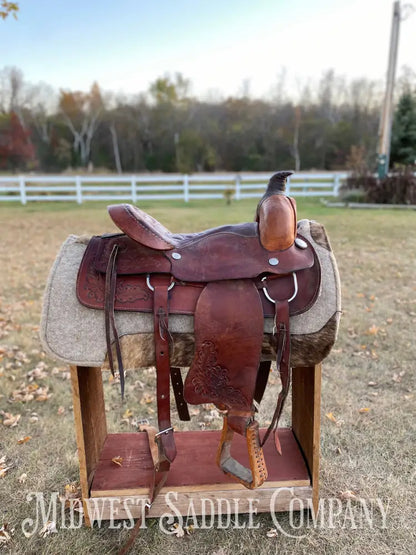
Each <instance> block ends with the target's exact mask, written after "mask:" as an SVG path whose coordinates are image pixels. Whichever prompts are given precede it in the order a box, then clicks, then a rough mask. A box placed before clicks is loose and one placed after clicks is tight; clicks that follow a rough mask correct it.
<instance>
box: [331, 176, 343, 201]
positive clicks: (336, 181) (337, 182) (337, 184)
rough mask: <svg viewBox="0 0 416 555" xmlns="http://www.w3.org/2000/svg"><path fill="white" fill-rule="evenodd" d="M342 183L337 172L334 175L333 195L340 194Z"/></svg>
mask: <svg viewBox="0 0 416 555" xmlns="http://www.w3.org/2000/svg"><path fill="white" fill-rule="evenodd" d="M340 185H341V183H340V178H339V175H338V174H337V173H336V174H335V175H334V190H333V196H334V197H337V196H338V194H339V188H340Z"/></svg>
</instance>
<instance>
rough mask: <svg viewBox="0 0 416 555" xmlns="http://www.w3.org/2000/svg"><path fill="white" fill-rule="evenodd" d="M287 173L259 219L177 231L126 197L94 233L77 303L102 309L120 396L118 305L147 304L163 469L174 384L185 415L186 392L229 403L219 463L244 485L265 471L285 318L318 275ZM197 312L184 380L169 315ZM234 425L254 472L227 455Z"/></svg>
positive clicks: (170, 443) (275, 180)
mask: <svg viewBox="0 0 416 555" xmlns="http://www.w3.org/2000/svg"><path fill="white" fill-rule="evenodd" d="M290 173H291V172H278V173H277V174H275V175H274V176H273V177H272V178H271V180H270V183H269V185H268V188H267V191H266V193H265V195H264V196H263V198H262V199H261V201H260V202H259V205H258V208H257V213H256V221H255V222H253V223H244V224H238V225H228V226H221V227H218V228H214V229H209V230H206V231H203V232H200V233H191V234H173V233H171V232H170V231H169V230H168V229H166V228H165V227H164V226H163V225H162V224H160V223H159V222H157V221H156V220H155V219H154V218H152V217H151V216H149V215H148V214H146V213H145V212H143V211H141V210H140V209H138V208H136V207H134V206H130V205H125V204H121V205H113V206H110V207H109V208H108V210H109V214H110V216H111V218H112V219H113V221H114V222H115V223H116V225H117V226H118V227H119V228H120V229H121V231H123V233H122V234H111V235H103V236H101V237H94V238H92V239H91V241H90V242H89V244H88V247H87V249H86V251H85V254H84V257H83V260H82V263H81V266H80V268H79V273H78V279H77V296H78V299H79V301H80V302H81V303H82V304H83V305H85V306H87V307H89V308H94V309H100V310H103V311H104V320H105V329H106V341H107V352H108V358H109V364H110V367H111V369H112V371H113V372H114V368H115V366H116V365H115V360H114V358H113V349H112V345H113V344H114V347H115V357H116V359H117V366H118V369H119V372H120V382H121V388H122V392H123V391H124V371H123V361H122V356H121V348H120V343H119V334H118V331H117V325H116V312H117V311H133V312H151V313H153V321H154V341H155V358H156V369H157V405H158V424H159V434H158V435H157V442H158V446H159V461H161V462H160V467H161V469H165V470H166V469H168V468H169V465H170V463H171V462H172V461H173V460H174V458H175V455H176V448H175V443H174V438H173V429H172V426H171V421H170V381H172V386H173V391H174V394H175V400H176V404H177V407H178V412H179V416H180V417H181V419H184V420H188V419H189V412H188V409H187V405H186V403H185V402H184V400H185V401H186V402H188V403H191V404H199V403H210V402H212V403H214V404H215V405H216V406H217V407H218V408H219V409H221V410H223V411H224V427H223V433H222V437H221V442H220V446H219V449H218V455H217V461H218V464H219V466H220V467H221V468H222V469H223V470H224V472H226V473H228V474H230V475H231V476H233V477H234V478H235V479H237V480H238V481H240V482H241V483H242V484H244V485H245V486H246V487H248V488H254V487H258V486H260V485H261V484H262V483H263V482H264V481H265V480H266V479H267V469H266V466H265V463H264V458H263V453H262V445H263V444H264V442H265V441H266V440H267V438H268V437H269V435H270V433H271V432H272V431H274V436H275V442H276V446H277V448H278V449H280V445H279V440H278V436H277V425H278V421H279V417H280V414H281V412H282V409H283V405H284V401H285V399H286V396H287V393H288V390H289V384H290V329H289V317H290V316H293V315H296V314H302V313H303V312H305V311H307V310H308V309H309V308H310V307H311V306H312V305H313V304H314V302H315V301H316V298H317V296H318V295H319V290H320V283H321V273H320V265H319V261H318V257H317V255H316V253H315V251H314V248H313V247H312V245H311V243H310V242H309V241H308V240H307V239H306V238H305V237H302V236H298V235H297V232H296V204H295V201H294V200H293V199H290V198H289V197H287V196H286V195H285V194H284V186H285V181H286V178H287V177H288V175H290ZM175 314H186V315H193V316H194V335H195V355H194V360H193V363H192V365H191V366H190V369H189V372H188V374H187V376H186V379H185V383H184V384H183V382H182V377H181V373H180V370H179V369H177V368H171V365H170V361H169V343H170V340H171V336H170V332H169V316H170V315H175ZM265 316H266V317H267V316H272V317H273V318H274V331H273V337H274V343H275V351H276V353H277V367H278V369H279V371H280V376H281V382H282V389H281V392H280V393H279V396H278V399H277V406H276V410H275V413H274V415H273V417H272V422H271V425H270V427H269V429H268V430H267V432H266V434H265V436H264V437H263V438H262V439H260V437H259V430H258V423H257V422H256V420H255V410H256V409H255V402H257V403H259V402H260V401H261V398H262V396H263V393H264V389H265V387H266V384H267V376H268V373H269V370H270V361H267V362H261V349H262V340H263V322H264V317H265ZM234 433H238V434H241V435H243V436H245V437H246V439H247V447H248V453H249V464H250V468H246V467H244V466H243V465H241V464H240V463H239V462H238V461H236V460H235V459H234V458H233V457H232V456H231V442H232V437H233V434H234Z"/></svg>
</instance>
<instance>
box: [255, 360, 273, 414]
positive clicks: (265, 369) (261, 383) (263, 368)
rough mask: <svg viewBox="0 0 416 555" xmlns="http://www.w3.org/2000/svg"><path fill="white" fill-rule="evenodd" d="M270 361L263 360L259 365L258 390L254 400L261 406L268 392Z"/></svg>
mask: <svg viewBox="0 0 416 555" xmlns="http://www.w3.org/2000/svg"><path fill="white" fill-rule="evenodd" d="M271 364H272V363H271V361H270V360H262V361H261V362H260V364H259V371H258V372H257V380H256V389H255V391H254V400H255V401H256V403H258V404H260V402H261V400H262V399H263V395H264V392H265V390H266V385H267V382H268V380H269V374H270V367H271Z"/></svg>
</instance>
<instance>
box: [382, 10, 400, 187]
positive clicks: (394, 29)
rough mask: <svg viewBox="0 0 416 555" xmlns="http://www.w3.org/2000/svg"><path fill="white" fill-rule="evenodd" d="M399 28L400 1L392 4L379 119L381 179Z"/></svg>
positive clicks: (387, 154) (387, 153)
mask: <svg viewBox="0 0 416 555" xmlns="http://www.w3.org/2000/svg"><path fill="white" fill-rule="evenodd" d="M399 29H400V1H397V2H394V4H393V19H392V24H391V35H390V50H389V63H388V66H387V82H386V94H385V97H384V103H383V108H382V112H381V119H380V132H379V133H380V134H379V143H378V164H377V172H378V177H379V178H380V179H382V178H383V177H385V176H386V175H387V173H388V171H389V163H390V142H391V126H392V120H393V91H394V80H395V76H396V63H397V52H398V47H399Z"/></svg>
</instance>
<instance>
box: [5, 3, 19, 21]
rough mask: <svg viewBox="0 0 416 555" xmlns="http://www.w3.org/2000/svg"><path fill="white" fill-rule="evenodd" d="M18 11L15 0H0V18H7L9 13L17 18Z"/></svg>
mask: <svg viewBox="0 0 416 555" xmlns="http://www.w3.org/2000/svg"><path fill="white" fill-rule="evenodd" d="M18 11H19V4H18V3H17V2H8V1H7V0H1V2H0V17H1V18H2V19H7V18H8V17H9V15H13V17H14V18H15V19H17V12H18Z"/></svg>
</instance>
